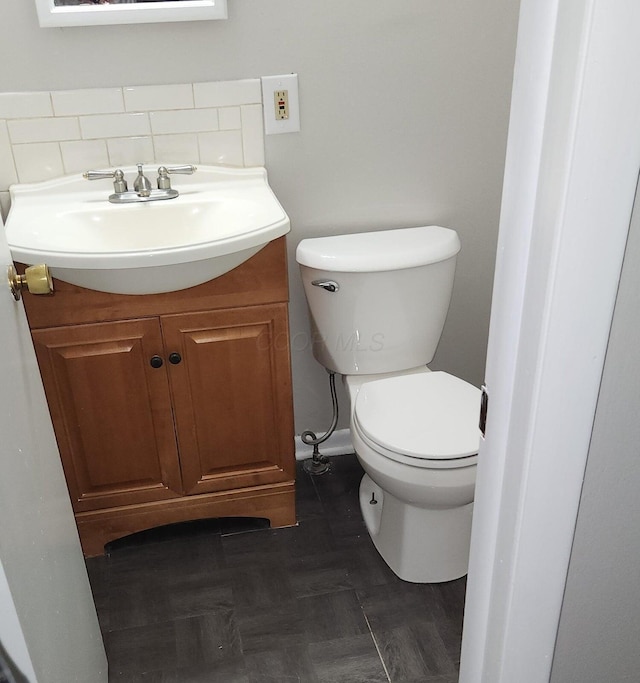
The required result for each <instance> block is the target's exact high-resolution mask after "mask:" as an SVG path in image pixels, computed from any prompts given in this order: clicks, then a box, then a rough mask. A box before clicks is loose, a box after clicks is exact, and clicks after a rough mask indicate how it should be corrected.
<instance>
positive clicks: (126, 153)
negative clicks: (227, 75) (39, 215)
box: [0, 78, 264, 217]
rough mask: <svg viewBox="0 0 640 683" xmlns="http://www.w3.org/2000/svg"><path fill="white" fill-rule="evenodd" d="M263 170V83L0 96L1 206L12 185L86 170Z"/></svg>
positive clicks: (6, 205)
mask: <svg viewBox="0 0 640 683" xmlns="http://www.w3.org/2000/svg"><path fill="white" fill-rule="evenodd" d="M138 162H144V163H148V164H198V163H200V164H224V165H230V166H263V165H264V136H263V124H262V93H261V88H260V79H257V78H256V79H245V80H240V81H219V82H211V83H181V84H172V85H158V86H155V85H154V86H136V87H123V88H91V89H86V90H64V91H55V92H27V93H0V208H1V209H2V213H3V215H4V216H5V217H6V213H7V211H8V208H9V193H8V190H9V186H10V185H11V184H13V183H16V182H19V183H30V182H38V181H40V180H47V179H49V178H54V177H56V176H59V175H64V174H69V173H78V172H81V171H85V170H88V169H90V168H95V169H103V168H112V167H116V166H128V165H132V164H135V163H138Z"/></svg>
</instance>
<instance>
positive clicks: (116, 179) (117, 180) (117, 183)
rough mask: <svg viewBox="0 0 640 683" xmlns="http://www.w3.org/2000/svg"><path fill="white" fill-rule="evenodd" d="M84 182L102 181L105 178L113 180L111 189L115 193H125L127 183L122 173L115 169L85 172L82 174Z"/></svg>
mask: <svg viewBox="0 0 640 683" xmlns="http://www.w3.org/2000/svg"><path fill="white" fill-rule="evenodd" d="M82 177H83V178H85V179H86V180H104V179H105V178H113V189H114V192H116V193H121V192H126V191H127V181H126V180H125V179H124V173H123V172H122V171H121V170H120V169H119V168H117V169H116V170H115V171H86V172H85V173H83V174H82Z"/></svg>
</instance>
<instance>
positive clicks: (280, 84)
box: [260, 74, 300, 135]
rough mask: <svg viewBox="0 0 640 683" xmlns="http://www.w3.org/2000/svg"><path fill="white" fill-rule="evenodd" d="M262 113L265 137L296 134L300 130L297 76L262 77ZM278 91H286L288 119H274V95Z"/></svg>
mask: <svg viewBox="0 0 640 683" xmlns="http://www.w3.org/2000/svg"><path fill="white" fill-rule="evenodd" d="M260 80H261V81H262V112H263V116H264V132H265V135H277V134H279V133H297V132H298V131H299V130H300V104H299V100H298V74H284V75H282V76H263V77H262V78H261V79H260ZM279 90H286V91H287V100H288V105H289V118H288V119H280V120H277V119H276V114H275V108H274V95H275V93H276V92H277V91H279Z"/></svg>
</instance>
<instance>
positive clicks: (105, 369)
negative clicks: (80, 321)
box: [32, 318, 182, 512]
mask: <svg viewBox="0 0 640 683" xmlns="http://www.w3.org/2000/svg"><path fill="white" fill-rule="evenodd" d="M32 334H33V340H34V345H35V349H36V354H37V357H38V362H39V364H40V370H41V373H42V378H43V382H44V386H45V391H46V394H47V400H48V402H49V408H50V411H51V417H52V419H53V425H54V428H55V432H56V437H57V440H58V446H59V448H60V454H61V457H62V462H63V466H64V470H65V474H66V479H67V484H68V486H69V492H70V494H71V500H72V503H73V506H74V509H75V511H76V512H84V511H89V510H97V509H100V508H109V507H114V506H118V505H129V504H133V503H145V502H149V501H159V500H165V499H168V498H174V497H176V496H179V495H180V494H181V491H182V482H181V476H180V469H179V460H178V454H177V447H176V441H175V432H174V426H173V418H172V412H171V405H170V395H169V387H168V380H167V371H166V362H164V357H165V354H164V351H163V343H162V337H161V330H160V325H159V321H158V319H157V318H149V319H140V320H128V321H122V322H110V323H99V324H89V325H74V326H68V327H57V328H48V329H40V330H33V333H32ZM154 357H155V358H154ZM152 359H153V361H152ZM158 365H159V367H154V366H158Z"/></svg>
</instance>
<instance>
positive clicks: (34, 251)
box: [6, 165, 290, 294]
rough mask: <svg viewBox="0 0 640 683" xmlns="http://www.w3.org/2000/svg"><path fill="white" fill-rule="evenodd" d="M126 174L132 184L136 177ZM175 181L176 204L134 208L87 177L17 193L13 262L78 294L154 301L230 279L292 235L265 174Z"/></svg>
mask: <svg viewBox="0 0 640 683" xmlns="http://www.w3.org/2000/svg"><path fill="white" fill-rule="evenodd" d="M151 169H152V167H151V165H148V166H146V167H145V173H146V174H147V176H148V177H149V178H150V179H151V180H152V182H153V181H154V177H155V173H153V172H152V170H151ZM122 170H123V171H124V172H125V177H126V178H127V179H128V180H129V181H131V180H132V179H133V178H134V177H135V175H136V169H134V168H133V167H129V168H123V169H122ZM171 181H172V186H173V187H174V188H175V189H177V190H178V191H179V193H180V196H179V197H177V198H175V199H170V200H166V201H155V202H144V203H134V204H111V203H110V202H109V201H108V197H109V195H110V194H111V193H112V192H113V186H112V182H111V181H109V180H97V181H91V182H90V181H88V180H85V179H84V178H83V177H82V175H80V174H78V175H71V176H64V177H62V178H57V179H55V180H47V181H45V182H41V183H32V184H28V185H27V184H25V185H13V186H12V187H11V188H10V193H11V210H10V211H9V216H8V218H7V224H6V233H7V241H8V242H9V248H10V249H11V254H12V257H13V259H14V260H15V261H18V262H21V263H25V264H27V265H32V264H35V263H46V264H47V265H48V266H49V269H50V271H51V274H52V275H53V277H55V278H58V279H59V280H63V281H64V282H69V283H71V284H74V285H79V286H81V287H87V288H89V289H97V290H99V291H103V292H113V293H116V294H156V293H160V292H170V291H176V290H180V289H186V288H188V287H193V286H195V285H198V284H201V283H203V282H207V281H208V280H212V279H213V278H216V277H218V276H220V275H223V274H224V273H226V272H228V271H229V270H231V269H233V268H235V267H236V266H238V265H240V264H241V263H243V262H244V261H246V260H247V259H249V258H250V257H251V256H253V255H254V254H255V253H257V252H258V251H259V250H260V249H262V247H264V246H265V245H266V244H268V243H269V242H270V241H271V240H274V239H276V238H278V237H281V236H282V235H284V234H286V233H287V232H289V229H290V224H289V218H288V217H287V214H286V213H285V212H284V209H283V208H282V206H280V203H279V202H278V200H277V199H276V197H275V195H274V194H273V191H272V190H271V188H270V187H269V184H268V182H267V173H266V171H265V169H263V168H240V169H234V168H223V167H217V166H199V167H198V170H197V171H196V172H195V174H194V175H192V176H176V175H173V176H171Z"/></svg>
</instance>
